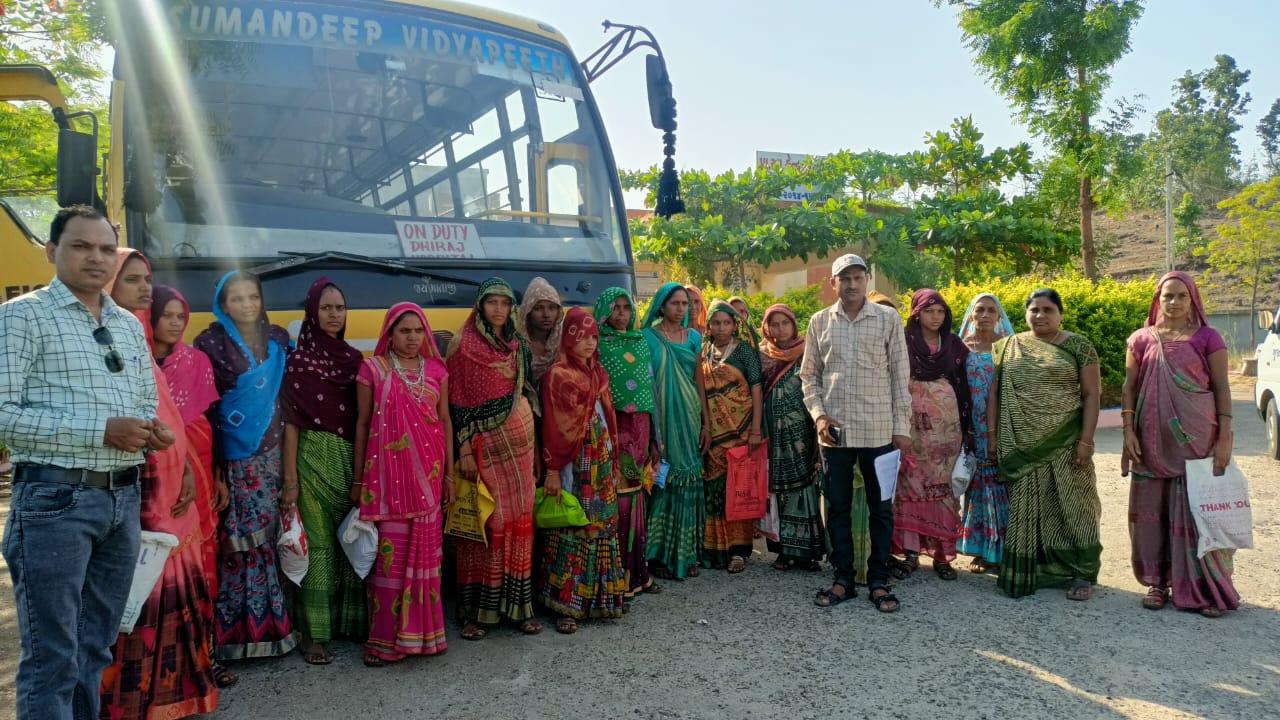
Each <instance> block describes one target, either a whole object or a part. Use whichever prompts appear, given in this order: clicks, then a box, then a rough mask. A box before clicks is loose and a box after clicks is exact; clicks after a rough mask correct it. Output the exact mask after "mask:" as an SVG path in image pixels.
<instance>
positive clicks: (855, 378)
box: [800, 254, 911, 613]
mask: <svg viewBox="0 0 1280 720" xmlns="http://www.w3.org/2000/svg"><path fill="white" fill-rule="evenodd" d="M870 280H871V270H870V268H869V267H868V266H867V263H866V261H865V260H863V259H862V258H860V257H858V256H857V255H853V254H849V255H842V256H840V257H839V258H837V259H836V261H835V262H834V263H832V264H831V286H832V287H833V288H834V289H835V290H836V293H837V295H838V297H837V299H836V303H835V304H834V305H832V306H831V307H828V308H823V309H822V310H819V311H818V312H817V313H814V315H813V318H812V319H811V320H810V321H809V330H808V332H807V333H806V335H805V347H804V360H802V361H801V364H800V379H801V381H802V382H803V383H804V403H805V407H806V408H807V409H808V411H809V414H810V415H811V416H812V417H813V420H814V422H815V423H816V424H817V428H818V441H819V443H820V444H821V446H822V460H823V464H824V465H825V466H826V474H825V475H826V477H825V486H824V492H825V495H826V499H827V533H828V535H829V536H830V538H831V565H832V566H833V569H834V576H835V577H834V579H833V581H832V583H831V588H830V589H829V590H820V591H818V595H817V597H816V598H814V603H815V604H817V605H820V606H822V607H828V606H831V605H837V604H839V603H841V602H844V601H845V600H847V599H849V598H851V597H854V594H855V592H854V585H853V578H854V569H853V568H854V557H853V528H852V502H853V475H854V468H855V466H856V467H859V468H861V470H862V478H863V486H864V488H865V490H866V494H867V508H868V511H869V514H870V521H871V522H870V525H871V557H870V560H869V562H868V563H867V587H868V588H869V589H870V597H871V602H872V603H873V604H875V606H876V609H878V610H880V611H881V612H886V613H890V612H894V611H895V610H897V609H898V607H899V603H898V598H897V597H895V596H894V595H893V593H892V592H891V591H890V590H889V588H888V583H889V577H890V574H889V560H890V557H889V549H890V543H891V542H892V539H893V505H892V501H893V498H892V497H881V492H880V483H879V482H877V480H876V472H875V459H876V458H878V457H880V456H881V455H884V454H886V453H889V452H892V451H893V450H894V449H895V448H897V449H899V450H901V449H904V448H907V447H909V446H910V443H911V395H910V393H909V392H908V390H907V379H908V376H909V373H910V365H909V364H908V361H907V343H906V337H905V335H904V334H903V330H902V318H900V317H899V316H898V313H897V312H896V311H895V310H894V309H893V308H890V307H885V306H883V305H877V304H876V303H872V302H867V284H868V282H870Z"/></svg>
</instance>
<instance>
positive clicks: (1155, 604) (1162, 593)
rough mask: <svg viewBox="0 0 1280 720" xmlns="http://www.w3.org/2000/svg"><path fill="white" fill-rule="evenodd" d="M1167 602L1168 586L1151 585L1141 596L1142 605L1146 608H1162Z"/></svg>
mask: <svg viewBox="0 0 1280 720" xmlns="http://www.w3.org/2000/svg"><path fill="white" fill-rule="evenodd" d="M1168 602H1169V588H1159V587H1153V588H1151V589H1150V590H1148V591H1147V596H1146V597H1144V598H1142V607H1144V608H1146V609H1148V610H1162V609H1164V606H1165V605H1166V604H1168Z"/></svg>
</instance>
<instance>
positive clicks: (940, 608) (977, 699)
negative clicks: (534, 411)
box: [0, 392, 1280, 720]
mask: <svg viewBox="0 0 1280 720" xmlns="http://www.w3.org/2000/svg"><path fill="white" fill-rule="evenodd" d="M1246 397H1247V396H1246V395H1245V394H1244V393H1243V392H1238V394H1237V403H1236V408H1235V417H1236V422H1237V435H1236V459H1237V462H1238V464H1239V465H1240V466H1241V468H1242V469H1243V470H1244V472H1245V474H1246V475H1247V476H1248V477H1249V478H1250V481H1251V494H1252V500H1253V511H1254V523H1255V530H1254V535H1255V540H1256V544H1257V549H1256V550H1253V551H1243V552H1241V553H1239V554H1238V556H1237V572H1236V585H1237V587H1238V588H1239V590H1240V592H1241V594H1242V595H1243V597H1244V605H1243V607H1242V608H1241V609H1240V611H1239V612H1236V613H1233V614H1229V615H1228V616H1226V617H1225V618H1222V619H1219V620H1209V619H1206V618H1203V617H1200V616H1199V615H1194V614H1186V613H1179V612H1176V611H1174V610H1172V607H1170V609H1166V610H1164V611H1162V612H1158V613H1157V612H1149V611H1146V610H1143V609H1141V608H1140V607H1139V602H1140V600H1141V598H1142V594H1143V592H1144V591H1145V588H1142V587H1139V586H1138V585H1137V584H1136V582H1135V581H1134V579H1133V576H1132V574H1131V572H1130V570H1129V540H1128V529H1127V525H1126V522H1127V520H1126V508H1127V503H1128V484H1127V481H1125V480H1124V479H1122V478H1121V477H1120V474H1119V451H1120V434H1119V431H1117V430H1103V431H1100V432H1099V434H1098V457H1097V464H1098V477H1099V479H1100V481H1099V486H1100V487H1099V490H1100V493H1101V495H1102V501H1103V518H1102V530H1103V544H1104V546H1105V548H1106V549H1105V550H1104V552H1103V570H1102V577H1101V579H1100V583H1099V587H1098V588H1096V590H1095V593H1094V597H1093V599H1092V600H1091V601H1089V602H1088V603H1074V602H1070V601H1068V600H1067V599H1066V598H1065V597H1063V594H1062V592H1060V591H1041V592H1040V594H1038V595H1037V596H1035V597H1032V598H1024V599H1021V600H1010V599H1008V598H1006V597H1004V596H1003V595H1001V594H999V593H998V592H997V590H996V588H995V581H994V578H993V577H991V576H978V575H973V574H970V573H968V572H965V571H962V572H961V573H960V579H959V580H958V581H957V582H953V583H944V582H943V581H941V580H939V579H938V578H937V577H936V576H935V575H934V574H933V573H932V572H930V571H929V570H928V563H927V562H926V563H925V567H924V568H922V570H923V571H922V572H920V573H917V574H916V575H915V576H914V577H912V578H910V579H908V580H907V581H905V582H903V583H902V584H901V585H900V586H899V587H898V590H897V592H898V595H899V597H900V598H902V600H903V608H902V611H901V612H899V613H897V614H896V615H890V616H882V615H879V614H878V613H876V612H875V610H874V608H873V607H872V606H871V604H870V603H869V602H867V601H866V599H865V598H866V594H865V589H860V593H859V598H858V600H857V601H854V602H849V603H845V604H843V605H841V606H839V607H836V608H831V609H820V608H817V607H814V606H813V604H812V602H811V598H812V595H813V591H814V590H815V589H816V588H817V587H819V586H820V585H822V584H823V583H824V581H826V580H827V579H828V576H827V575H826V573H822V574H816V573H806V572H800V571H792V572H787V573H781V572H777V571H775V570H772V569H771V568H770V567H769V563H770V562H771V561H772V556H771V555H765V554H761V553H760V552H757V553H756V555H755V557H754V558H753V559H752V562H751V563H749V566H748V569H747V571H746V572H745V573H743V574H741V575H736V576H729V575H727V574H725V573H722V572H704V573H703V575H702V576H701V577H699V578H697V579H693V580H689V581H686V582H683V583H677V582H671V583H668V584H667V585H666V589H667V592H665V593H663V594H662V595H658V596H646V597H643V598H641V599H639V600H638V601H637V602H636V603H635V604H634V605H633V608H632V611H631V613H630V614H629V615H627V617H626V618H625V619H623V620H622V621H621V622H619V623H617V624H612V625H602V624H588V625H586V626H584V627H583V629H582V630H581V631H580V632H579V633H578V634H577V635H575V636H571V637H566V636H560V635H557V634H556V633H554V632H552V631H551V628H550V627H548V629H547V631H546V632H544V633H543V634H542V635H540V636H537V637H530V638H526V637H522V636H519V635H518V633H516V632H515V631H514V630H507V629H504V630H500V631H498V632H495V633H492V634H490V635H489V637H488V638H486V639H485V640H484V641H483V642H478V643H469V642H465V641H463V640H461V639H460V638H459V637H458V635H457V630H456V628H452V627H451V635H450V650H449V652H448V653H447V654H445V655H443V656H440V657H437V658H430V659H413V660H409V661H406V662H404V663H401V664H399V665H398V666H392V667H387V668H384V669H378V670H373V669H367V668H365V667H363V666H362V665H361V663H360V648H359V647H358V646H356V645H352V644H347V643H335V646H334V649H335V651H336V652H337V656H338V658H337V661H336V662H335V663H334V664H333V665H331V666H328V667H323V668H313V667H308V666H306V665H305V664H304V663H303V662H302V659H301V657H300V656H298V655H296V654H295V655H292V656H290V657H287V658H282V659H275V660H265V661H250V662H246V663H240V664H237V665H235V666H234V669H235V670H236V671H237V672H239V674H240V676H241V681H240V683H239V684H238V685H237V686H236V687H234V688H231V689H230V690H228V691H225V692H224V693H223V695H222V700H221V704H220V708H219V711H218V713H217V715H216V717H217V718H219V720H224V719H225V720H238V719H241V718H245V719H248V718H255V719H256V718H279V719H280V720H285V719H288V718H297V719H298V720H316V719H317V718H351V717H361V716H366V717H369V718H393V717H395V718H398V717H406V718H410V717H413V718H416V717H422V718H598V717H632V718H644V719H648V718H655V719H656V718H786V719H787V720H799V719H801V718H863V717H865V718H930V719H932V718H944V717H947V718H950V717H956V718H960V717H967V718H1009V717H1053V718H1071V719H1072V720H1080V719H1081V718H1133V719H1142V720H1147V719H1150V720H1175V719H1180V718H1280V552H1278V551H1280V463H1276V462H1275V461H1273V460H1269V459H1267V458H1265V457H1263V452H1264V448H1265V444H1266V443H1265V437H1264V435H1263V427H1262V423H1261V422H1260V421H1259V420H1258V418H1257V414H1256V413H1255V412H1252V411H1251V409H1250V408H1249V406H1248V404H1247V401H1246ZM4 494H5V495H7V493H4ZM7 502H8V500H7V497H4V498H0V512H7V509H8V508H7ZM964 563H965V561H964V560H962V561H961V563H960V567H964ZM0 585H4V588H3V589H0V716H3V717H8V716H11V715H12V713H13V674H14V670H15V667H16V661H17V654H18V652H17V637H16V635H17V630H16V625H15V620H14V614H13V598H12V594H11V592H10V591H9V588H8V573H7V572H6V573H3V578H2V579H0Z"/></svg>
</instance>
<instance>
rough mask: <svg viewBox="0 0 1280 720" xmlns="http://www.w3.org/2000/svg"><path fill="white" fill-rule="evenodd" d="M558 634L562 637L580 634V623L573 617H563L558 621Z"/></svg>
mask: <svg viewBox="0 0 1280 720" xmlns="http://www.w3.org/2000/svg"><path fill="white" fill-rule="evenodd" d="M556 632H558V633H560V634H561V635H572V634H574V633H576V632H578V621H577V620H574V619H573V618H571V617H562V618H560V619H559V620H557V621H556Z"/></svg>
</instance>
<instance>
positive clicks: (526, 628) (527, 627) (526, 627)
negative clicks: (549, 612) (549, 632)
mask: <svg viewBox="0 0 1280 720" xmlns="http://www.w3.org/2000/svg"><path fill="white" fill-rule="evenodd" d="M520 632H522V633H524V634H525V635H537V634H538V633H540V632H542V623H540V622H538V621H537V620H525V621H524V622H522V623H520Z"/></svg>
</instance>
